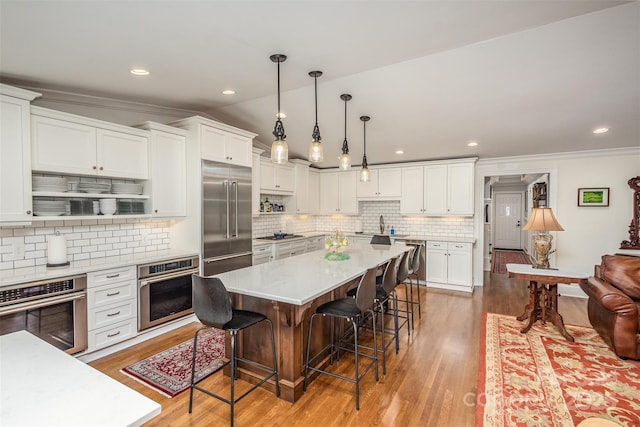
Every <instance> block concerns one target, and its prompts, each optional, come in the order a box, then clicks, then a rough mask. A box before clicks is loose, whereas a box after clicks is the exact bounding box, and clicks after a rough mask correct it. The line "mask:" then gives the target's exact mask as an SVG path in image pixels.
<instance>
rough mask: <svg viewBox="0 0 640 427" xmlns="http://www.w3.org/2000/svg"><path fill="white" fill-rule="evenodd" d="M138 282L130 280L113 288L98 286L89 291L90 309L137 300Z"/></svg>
mask: <svg viewBox="0 0 640 427" xmlns="http://www.w3.org/2000/svg"><path fill="white" fill-rule="evenodd" d="M136 289H137V287H136V281H135V280H128V281H126V282H122V283H116V284H114V285H112V286H109V285H106V286H97V287H93V288H89V289H88V290H87V301H88V303H89V309H92V308H97V307H102V306H105V305H107V304H114V303H118V302H121V301H126V300H128V299H132V298H133V299H136V295H137V293H136Z"/></svg>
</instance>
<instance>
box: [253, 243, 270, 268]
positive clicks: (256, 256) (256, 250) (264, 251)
mask: <svg viewBox="0 0 640 427" xmlns="http://www.w3.org/2000/svg"><path fill="white" fill-rule="evenodd" d="M271 261H273V244H271V243H269V244H266V245H258V246H254V247H253V255H252V260H251V263H252V265H258V264H265V263H267V262H271Z"/></svg>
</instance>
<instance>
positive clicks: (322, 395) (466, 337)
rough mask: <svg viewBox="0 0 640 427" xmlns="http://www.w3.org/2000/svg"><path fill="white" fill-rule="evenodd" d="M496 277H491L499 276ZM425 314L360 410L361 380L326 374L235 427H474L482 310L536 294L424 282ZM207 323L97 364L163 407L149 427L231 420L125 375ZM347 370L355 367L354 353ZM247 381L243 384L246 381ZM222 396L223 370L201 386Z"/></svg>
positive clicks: (519, 284) (580, 315)
mask: <svg viewBox="0 0 640 427" xmlns="http://www.w3.org/2000/svg"><path fill="white" fill-rule="evenodd" d="M489 279H490V280H489ZM422 290H423V292H421V294H422V319H420V320H419V321H418V319H416V329H415V331H412V334H411V337H410V338H408V337H407V334H406V331H405V330H402V331H401V341H400V352H399V353H398V354H395V353H393V352H390V353H388V357H387V375H386V376H382V369H380V375H381V376H380V381H379V382H377V383H376V382H375V379H374V376H373V372H370V374H368V375H367V376H366V377H365V379H364V380H363V382H362V383H361V395H360V411H356V410H355V398H354V385H353V384H351V383H347V382H345V381H341V380H338V379H335V378H331V377H329V376H327V375H322V376H320V377H319V378H317V379H316V380H315V381H313V382H312V383H311V384H310V385H309V387H308V389H307V392H306V393H305V395H304V396H303V397H302V398H301V399H300V400H299V401H297V402H296V403H294V404H292V403H289V402H285V401H284V400H281V399H278V398H276V397H275V395H274V394H273V393H271V392H268V391H265V390H262V389H258V390H256V391H254V392H253V393H251V394H249V395H248V396H247V397H246V398H245V399H244V400H242V401H241V402H240V403H239V404H238V405H237V406H236V417H235V425H236V426H239V427H242V426H258V425H265V426H281V425H289V426H313V425H320V424H321V425H323V426H473V425H474V424H475V406H474V399H475V393H476V381H477V374H478V372H477V370H478V345H479V338H480V322H481V318H482V312H483V311H487V312H492V313H500V314H507V315H514V316H516V315H520V314H522V311H523V308H524V305H525V303H526V301H527V299H528V292H527V285H526V283H525V282H524V281H520V280H509V279H508V278H507V277H506V275H502V274H491V275H489V273H486V276H485V286H484V287H480V288H476V291H475V292H474V294H473V295H467V294H463V293H458V292H451V291H445V290H437V289H429V290H428V291H427V292H424V288H422ZM558 306H559V311H560V313H561V314H562V316H563V317H564V321H565V323H567V324H577V325H587V326H588V325H589V320H588V318H587V309H586V306H587V300H586V299H580V298H569V297H564V298H563V297H561V298H560V299H559V302H558ZM197 326H198V324H196V323H194V324H191V325H187V326H184V327H182V328H180V329H178V330H176V331H173V332H171V333H168V334H165V335H163V336H161V337H158V338H156V339H153V340H150V341H149V342H145V343H141V344H139V345H137V346H135V347H131V348H129V349H126V350H124V351H121V352H119V353H116V354H113V355H111V356H108V357H105V358H103V359H100V360H97V361H95V362H93V363H91V365H92V366H93V367H95V368H97V369H99V370H100V371H102V372H104V373H105V374H107V375H110V376H111V377H113V378H115V379H117V380H118V381H120V382H122V383H124V384H126V385H128V386H129V387H131V388H133V389H135V390H137V391H139V392H140V393H143V394H144V395H146V396H148V397H149V398H151V399H153V400H155V401H157V402H159V403H160V404H161V405H162V413H161V414H160V415H159V416H158V417H156V418H154V419H153V420H152V421H150V422H149V423H147V424H146V425H147V426H225V425H228V424H229V407H228V405H226V404H224V403H222V402H219V401H217V400H216V399H213V398H210V397H208V396H206V395H205V394H203V393H198V392H194V393H195V394H194V396H195V397H194V410H193V413H192V414H189V413H188V406H189V392H188V391H185V392H183V393H181V394H179V395H178V396H176V397H174V398H172V399H169V398H166V397H164V396H162V395H160V394H159V393H157V392H155V391H153V390H151V389H149V388H148V387H145V386H144V385H142V384H140V383H138V382H136V381H134V380H132V379H130V378H128V377H126V376H125V375H123V374H121V373H120V372H119V370H120V369H122V368H123V367H125V366H127V365H129V364H131V363H134V362H136V361H138V360H141V359H143V358H145V357H148V356H150V355H153V354H155V353H158V352H160V351H162V350H164V349H166V348H169V347H171V346H173V345H175V344H178V343H180V342H183V341H186V340H188V339H191V338H192V336H193V332H194V331H195V329H196V327H197ZM339 363H340V364H341V366H338V369H341V370H344V372H350V371H349V369H353V367H352V365H351V364H350V359H349V358H344V359H342V360H341V361H340V362H339ZM239 383H243V382H242V381H240V382H239ZM201 384H202V385H203V386H204V387H209V388H212V389H216V390H218V391H220V392H221V393H224V392H227V391H228V388H229V387H228V380H227V378H225V377H224V376H222V375H219V374H215V375H213V376H211V377H210V378H208V379H206V380H205V381H203V382H202V383H201Z"/></svg>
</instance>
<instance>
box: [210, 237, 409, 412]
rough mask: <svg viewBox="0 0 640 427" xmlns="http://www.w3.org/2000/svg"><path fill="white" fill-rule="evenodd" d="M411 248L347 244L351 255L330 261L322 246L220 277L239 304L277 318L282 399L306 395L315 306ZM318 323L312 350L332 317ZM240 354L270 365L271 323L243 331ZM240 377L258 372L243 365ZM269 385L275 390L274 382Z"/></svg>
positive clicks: (319, 343)
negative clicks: (307, 355) (307, 356)
mask: <svg viewBox="0 0 640 427" xmlns="http://www.w3.org/2000/svg"><path fill="white" fill-rule="evenodd" d="M409 249H410V247H408V246H404V245H391V246H388V245H368V244H364V245H360V244H359V245H351V246H348V247H346V248H343V251H344V252H346V253H348V254H349V256H350V259H348V260H345V261H328V260H326V259H325V254H326V252H325V251H323V250H320V251H314V252H309V253H306V254H303V255H299V256H296V257H291V258H285V259H281V260H276V261H274V262H270V263H267V264H260V265H256V266H252V267H246V268H242V269H239V270H234V271H230V272H227V273H222V274H217V275H216V277H218V278H220V279H221V280H222V282H223V283H224V285H225V287H226V288H227V290H228V291H229V292H230V293H231V296H232V300H233V306H234V307H235V308H239V309H244V310H252V311H257V312H259V313H263V314H264V315H265V316H267V317H268V318H269V319H271V321H272V322H273V325H274V329H275V335H276V347H277V348H276V350H277V352H278V363H279V366H278V369H279V375H280V389H281V394H280V397H282V398H283V399H285V400H288V401H290V402H295V401H296V400H297V399H298V398H299V397H300V396H302V385H303V384H302V383H303V381H304V361H305V352H306V339H307V333H308V328H309V318H310V317H311V315H312V314H313V313H314V312H315V310H316V308H317V307H318V306H320V305H322V304H324V303H325V302H328V301H331V300H333V299H336V298H343V297H345V296H346V291H347V290H348V289H350V288H352V287H355V286H357V284H358V281H359V278H360V277H361V276H362V275H363V274H364V273H365V272H366V271H367V270H368V269H369V268H372V267H376V266H380V265H384V264H385V263H386V262H387V261H389V260H390V259H392V258H394V257H396V256H398V255H400V254H402V253H403V252H405V251H408V250H409ZM325 320H327V321H326V322H325ZM319 323H320V322H318V324H316V325H314V336H313V337H312V342H311V351H312V352H316V351H319V350H320V349H322V348H323V347H324V346H325V345H326V344H327V343H328V342H329V322H328V319H323V323H322V327H320V326H319ZM227 347H228V346H227ZM238 354H239V355H240V356H241V357H246V358H248V359H250V360H257V361H259V362H261V363H264V364H266V365H267V366H271V364H272V363H273V362H272V355H271V342H270V339H269V331H268V325H266V324H260V325H258V326H256V327H253V328H250V329H247V330H245V331H243V332H242V336H241V337H240V339H239V344H238ZM240 375H241V377H243V378H245V379H247V380H249V381H253V380H254V379H256V378H257V377H258V376H259V375H258V374H256V375H254V373H253V372H252V371H251V367H250V366H242V365H241V369H240ZM269 387H272V388H273V383H269Z"/></svg>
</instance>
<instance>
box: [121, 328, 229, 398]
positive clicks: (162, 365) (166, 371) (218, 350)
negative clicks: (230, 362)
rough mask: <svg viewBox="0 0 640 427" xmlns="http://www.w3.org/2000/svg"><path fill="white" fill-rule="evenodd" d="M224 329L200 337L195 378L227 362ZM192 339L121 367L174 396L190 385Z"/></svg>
mask: <svg viewBox="0 0 640 427" xmlns="http://www.w3.org/2000/svg"><path fill="white" fill-rule="evenodd" d="M224 337H225V333H224V331H220V330H217V329H212V330H210V331H207V332H205V333H202V334H200V335H199V336H198V352H197V357H196V381H198V380H200V379H202V378H204V377H206V376H207V375H210V374H212V373H214V372H215V371H217V370H218V369H220V367H221V366H222V365H223V364H224ZM192 357H193V340H189V341H185V342H183V343H182V344H178V345H176V346H175V347H171V348H170V349H167V350H164V351H163V352H160V353H158V354H155V355H153V356H151V357H148V358H146V359H144V360H141V361H140V362H137V363H134V364H133V365H130V366H127V367H126V368H124V369H121V370H120V372H122V373H123V374H125V375H128V376H129V377H131V378H133V379H135V380H136V381H139V382H141V383H142V384H144V385H146V386H148V387H151V388H152V389H154V390H156V391H158V392H160V393H162V394H163V395H165V396H167V397H173V396H175V395H177V394H178V393H180V392H182V391H184V390H187V389H188V388H189V387H190V386H191V359H192Z"/></svg>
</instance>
